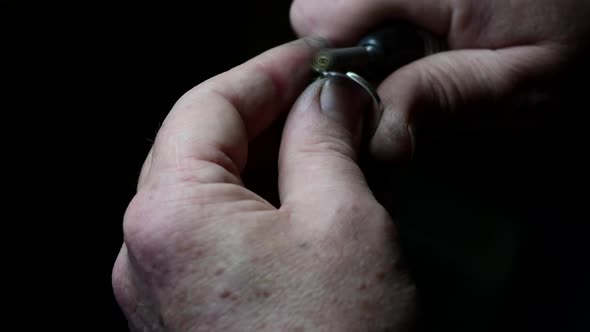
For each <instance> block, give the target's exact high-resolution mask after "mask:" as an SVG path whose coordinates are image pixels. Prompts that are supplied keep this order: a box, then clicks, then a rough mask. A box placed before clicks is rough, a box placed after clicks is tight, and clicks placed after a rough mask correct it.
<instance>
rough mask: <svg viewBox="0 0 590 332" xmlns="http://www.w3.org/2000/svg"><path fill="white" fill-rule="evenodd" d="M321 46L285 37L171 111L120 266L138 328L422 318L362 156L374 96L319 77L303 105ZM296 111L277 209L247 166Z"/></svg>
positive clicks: (366, 325)
mask: <svg viewBox="0 0 590 332" xmlns="http://www.w3.org/2000/svg"><path fill="white" fill-rule="evenodd" d="M312 44H313V43H310V42H309V41H307V42H305V41H301V40H299V41H296V42H293V43H289V44H287V45H283V46H279V47H277V48H275V49H273V50H270V51H268V52H266V53H265V54H263V55H261V56H259V57H256V58H254V59H253V60H251V61H249V62H247V63H246V64H244V65H241V66H239V67H236V68H234V69H233V70H231V71H229V72H226V73H224V74H221V75H219V76H217V77H215V78H213V79H211V80H209V81H207V82H204V83H203V84H201V85H199V86H197V87H196V88H195V89H193V90H192V91H190V92H188V93H187V94H186V95H185V96H183V97H182V98H181V99H180V100H179V101H178V102H177V104H176V105H175V106H174V108H173V110H172V111H171V113H170V114H169V116H168V117H167V119H166V120H165V122H164V124H163V125H162V128H161V130H160V132H159V133H158V136H157V139H156V141H155V144H154V146H153V149H152V152H150V154H149V156H148V159H147V160H146V163H145V164H144V167H143V169H142V174H141V176H140V180H139V185H138V192H137V195H136V196H135V198H134V199H133V201H132V202H131V204H130V205H129V207H128V209H127V212H126V215H125V218H124V235H125V244H124V245H123V248H122V250H121V252H120V254H119V257H118V259H117V261H116V263H115V267H114V270H113V287H114V291H115V295H116V298H117V300H118V302H119V304H120V306H121V308H122V310H123V312H124V313H125V314H126V316H127V318H128V320H129V322H130V326H131V327H132V329H133V330H136V331H267V330H268V331H304V330H305V331H307V330H313V331H367V330H371V331H374V330H380V331H381V330H389V329H391V330H394V329H396V330H397V329H402V328H403V326H404V324H406V323H408V322H411V320H412V319H411V318H412V311H413V308H414V288H413V284H412V283H411V281H410V280H409V279H408V278H407V276H406V274H405V272H404V271H403V269H402V268H401V267H400V266H399V253H398V250H397V247H396V236H395V231H394V227H393V224H392V220H391V218H390V216H389V215H388V214H387V212H386V211H385V210H384V208H383V207H382V206H381V205H379V204H378V203H377V201H376V200H375V199H374V197H373V195H372V193H371V191H370V190H369V188H368V186H367V184H366V182H365V179H364V177H363V174H362V172H361V170H360V169H359V167H358V166H357V164H356V158H357V151H358V146H359V138H360V136H361V135H360V130H361V129H360V123H361V121H360V115H361V113H362V112H363V110H364V109H365V107H367V106H368V105H369V102H370V100H369V99H368V98H367V96H365V95H364V91H362V90H360V89H359V88H358V87H356V86H352V85H350V84H349V83H347V82H342V81H335V80H332V81H329V82H326V81H324V80H320V81H316V82H315V83H313V84H311V85H310V86H309V87H308V88H307V89H306V90H305V92H303V94H302V95H301V96H300V97H299V98H298V100H297V102H296V103H294V102H295V100H296V99H297V97H298V96H299V95H300V93H301V91H302V90H303V89H304V88H305V86H306V85H307V84H308V83H309V82H308V80H309V78H310V77H309V74H310V73H309V70H307V68H309V61H310V59H311V58H312V56H313V55H314V52H315V51H317V49H318V47H317V45H315V46H313V45H312ZM320 105H321V106H320ZM289 109H290V112H289V115H288V118H287V121H286V124H285V127H284V130H283V136H282V140H281V150H280V156H279V159H278V163H279V177H278V187H279V194H280V201H281V204H280V207H278V208H277V207H274V206H272V205H271V204H269V203H268V202H267V201H266V200H264V199H263V198H262V197H261V196H260V195H258V194H257V193H255V192H253V191H251V190H249V189H248V188H246V187H244V185H243V183H242V179H241V172H242V170H243V169H244V166H245V165H246V160H247V157H248V145H249V144H248V142H249V141H252V139H253V138H255V137H257V136H258V135H259V134H261V133H262V132H263V131H264V130H265V128H267V127H269V126H270V125H271V124H272V123H273V122H274V121H275V120H276V119H277V118H278V117H279V116H280V114H282V113H286V112H287V111H289ZM248 162H250V161H248ZM274 162H275V163H276V162H277V160H274ZM404 330H405V329H404Z"/></svg>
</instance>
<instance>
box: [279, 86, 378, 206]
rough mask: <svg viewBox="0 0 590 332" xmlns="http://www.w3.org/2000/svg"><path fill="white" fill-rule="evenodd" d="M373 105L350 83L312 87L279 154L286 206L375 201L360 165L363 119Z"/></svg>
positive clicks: (297, 106)
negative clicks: (362, 197) (360, 200)
mask: <svg viewBox="0 0 590 332" xmlns="http://www.w3.org/2000/svg"><path fill="white" fill-rule="evenodd" d="M369 107H372V100H371V99H370V97H369V95H368V94H367V93H366V92H365V91H364V90H362V88H361V87H360V86H358V85H357V84H356V83H353V82H352V81H349V80H347V79H344V78H329V79H321V80H318V81H316V82H314V83H313V84H311V85H310V86H309V87H308V88H307V90H306V91H305V92H304V93H303V94H302V95H301V96H300V98H299V99H298V101H297V102H296V103H295V105H294V106H293V108H292V109H291V112H290V113H289V116H288V118H287V121H286V123H285V127H284V129H283V137H282V140H281V148H280V154H279V194H280V197H281V202H282V205H283V206H284V205H285V204H287V205H291V204H294V205H297V204H301V203H310V204H315V205H318V202H321V205H322V207H323V208H329V207H326V205H330V204H331V203H330V202H332V203H334V204H341V202H343V201H344V202H350V200H349V199H350V198H351V197H352V196H351V195H354V197H360V196H359V195H365V196H366V197H372V196H371V192H370V190H369V187H368V185H367V183H366V181H365V178H364V176H363V173H362V171H361V170H360V168H359V166H358V165H357V163H356V160H357V154H358V150H359V146H360V141H361V137H362V116H363V114H364V113H365V112H367V111H368V110H369Z"/></svg>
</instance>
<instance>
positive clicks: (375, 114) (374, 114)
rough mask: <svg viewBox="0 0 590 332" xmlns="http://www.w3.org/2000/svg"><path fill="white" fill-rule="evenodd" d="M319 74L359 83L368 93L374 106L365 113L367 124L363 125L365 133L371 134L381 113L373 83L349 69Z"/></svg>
mask: <svg viewBox="0 0 590 332" xmlns="http://www.w3.org/2000/svg"><path fill="white" fill-rule="evenodd" d="M320 75H321V77H322V78H330V77H339V78H345V79H349V80H352V81H353V82H355V83H356V84H358V85H360V86H361V87H362V88H363V89H364V90H365V91H366V92H367V93H368V94H369V96H371V99H372V100H373V106H374V107H373V109H372V111H371V112H370V113H369V114H366V115H365V123H366V124H368V127H365V128H367V131H366V132H365V134H366V135H367V136H369V137H371V136H373V134H374V133H375V130H377V126H378V125H379V121H380V120H381V115H382V114H383V103H382V102H381V98H380V97H379V94H378V93H377V90H375V88H374V87H373V85H371V83H369V82H368V81H367V80H365V79H364V78H362V77H361V76H360V75H358V74H356V73H353V72H351V71H349V72H346V73H340V72H336V71H324V72H321V73H320Z"/></svg>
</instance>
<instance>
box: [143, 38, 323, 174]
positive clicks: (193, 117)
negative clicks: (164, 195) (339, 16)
mask: <svg viewBox="0 0 590 332" xmlns="http://www.w3.org/2000/svg"><path fill="white" fill-rule="evenodd" d="M323 45H324V44H323V42H322V41H321V40H320V39H315V38H305V39H300V40H296V41H293V42H290V43H287V44H284V45H281V46H278V47H276V48H274V49H271V50H269V51H267V52H265V53H263V54H261V55H259V56H258V57H255V58H253V59H252V60H250V61H248V62H246V63H244V64H242V65H240V66H238V67H235V68H233V69H232V70H230V71H227V72H225V73H222V74H220V75H218V76H216V77H214V78H212V79H209V80H207V81H205V82H203V83H201V84H199V85H198V86H196V87H195V88H193V89H192V90H191V91H189V92H187V93H186V94H185V95H184V96H182V97H181V98H180V99H179V100H178V102H177V103H176V104H175V105H174V107H173V108H172V111H171V112H170V114H169V115H168V117H167V118H166V120H165V121H164V123H163V125H162V127H161V129H160V131H159V133H158V135H157V138H156V141H155V143H154V147H153V155H152V161H151V165H150V170H149V172H148V173H149V174H148V175H147V177H148V179H149V178H152V177H154V176H157V175H158V174H159V173H161V172H166V171H170V170H172V171H180V173H184V174H188V175H190V177H191V179H192V180H193V181H197V182H204V183H211V182H229V183H241V181H240V179H239V175H240V172H241V171H242V170H243V168H244V166H245V163H246V159H247V154H248V142H249V141H250V140H251V139H252V138H254V137H256V136H257V135H258V134H260V133H261V132H262V131H263V130H264V129H266V128H267V127H268V126H270V124H272V123H273V121H274V120H275V119H276V118H277V117H278V116H279V115H280V114H282V113H284V112H286V111H288V110H289V109H290V107H291V105H292V104H293V102H294V101H295V99H296V98H297V96H298V95H299V94H300V92H301V91H302V90H303V89H304V88H305V86H306V85H307V84H308V83H309V79H310V78H311V74H312V71H311V69H310V61H311V58H312V57H313V55H314V54H315V52H316V51H317V50H318V49H319V48H321V47H322V46H323Z"/></svg>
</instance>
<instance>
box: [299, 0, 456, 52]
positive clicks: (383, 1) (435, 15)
mask: <svg viewBox="0 0 590 332" xmlns="http://www.w3.org/2000/svg"><path fill="white" fill-rule="evenodd" d="M450 3H451V1H449V0H412V1H408V0H363V1H358V0H342V1H318V0H295V1H294V2H293V4H292V6H291V12H290V16H291V24H292V26H293V29H294V30H295V31H296V32H297V34H298V35H300V36H309V35H317V36H322V37H324V38H326V39H328V40H330V42H333V43H334V44H336V45H350V44H354V43H356V42H357V41H358V40H359V39H360V38H361V37H362V36H363V35H364V34H365V33H366V32H367V31H369V29H371V28H373V27H374V26H376V25H378V24H380V23H382V22H384V21H387V20H392V19H402V20H407V21H410V22H412V23H414V24H416V25H418V26H421V27H422V28H424V29H427V30H429V31H431V32H433V33H436V34H439V35H446V34H447V32H448V31H449V29H450V25H451V19H452V8H451V4H450Z"/></svg>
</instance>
